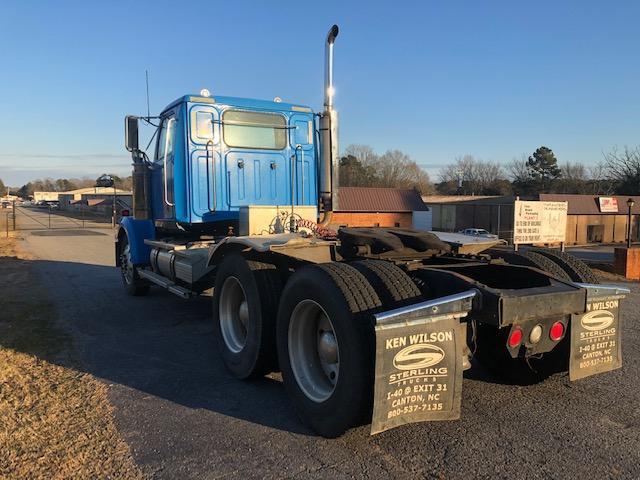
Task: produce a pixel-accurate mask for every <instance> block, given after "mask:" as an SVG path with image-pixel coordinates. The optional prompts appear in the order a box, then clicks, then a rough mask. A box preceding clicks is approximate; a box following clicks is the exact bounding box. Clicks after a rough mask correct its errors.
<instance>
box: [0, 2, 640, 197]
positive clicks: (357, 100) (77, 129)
mask: <svg viewBox="0 0 640 480" xmlns="http://www.w3.org/2000/svg"><path fill="white" fill-rule="evenodd" d="M639 14H640V2H633V1H615V2H605V1H598V2H596V1H559V0H556V1H535V2H520V1H513V0H511V1H486V2H483V1H477V0H476V1H444V0H443V1H439V2H436V1H422V2H418V1H416V2H402V1H395V2H372V1H369V2H346V1H342V2H331V1H325V2H301V1H296V2H289V1H275V0H274V1H270V2H259V1H255V2H252V1H241V0H235V1H233V2H228V1H227V2H219V1H211V0H209V1H202V2H197V1H193V2H190V1H184V2H175V1H174V2H162V1H154V2H143V1H138V2H118V1H110V2H106V1H105V2H101V3H100V4H98V2H86V1H85V2H65V1H57V2H45V1H42V2H37V1H26V0H23V1H9V0H4V1H3V2H2V4H1V6H0V105H2V107H3V110H4V115H1V116H0V178H2V179H3V180H4V181H5V183H7V184H10V185H14V186H19V185H21V184H22V183H24V182H26V181H27V180H30V179H33V178H38V177H43V176H52V177H59V176H65V177H78V176H83V175H90V176H97V175H98V174H99V173H102V172H104V171H109V172H114V173H123V174H124V173H127V172H128V171H129V169H130V168H129V163H130V162H129V157H128V156H127V154H126V152H125V151H124V148H123V146H122V143H123V117H124V115H125V114H128V113H133V114H135V113H144V112H145V111H146V101H145V83H144V72H145V69H149V71H150V82H151V109H152V111H153V112H155V113H157V112H158V111H159V110H160V109H162V108H163V107H164V106H165V105H166V104H168V103H169V102H170V101H171V100H173V99H174V98H176V97H178V96H180V95H183V94H185V93H191V92H198V91H200V89H201V88H204V87H206V88H208V89H209V90H211V91H212V92H213V94H214V95H215V94H221V95H233V96H245V97H255V98H266V99H271V98H273V97H274V96H276V95H277V96H280V97H282V98H283V99H284V100H285V101H292V102H297V103H304V104H308V105H311V106H312V107H314V108H315V109H319V108H320V106H321V104H322V71H323V41H324V36H325V35H326V32H327V30H328V28H329V27H330V26H331V24H332V23H337V24H339V25H340V28H341V32H340V36H339V38H338V41H337V43H336V77H335V81H336V91H337V94H336V106H337V108H338V110H339V112H340V115H341V123H340V128H341V145H342V146H343V147H344V146H346V145H348V144H350V143H363V144H369V145H371V146H373V147H374V148H375V149H376V150H379V151H384V150H386V149H392V148H399V149H401V150H403V151H405V152H407V153H408V154H409V155H411V157H412V158H413V159H414V160H416V161H417V162H418V163H419V164H421V165H424V166H425V167H426V168H427V170H428V171H429V172H430V173H431V174H432V176H433V177H437V171H438V166H440V165H445V164H447V163H449V162H451V161H453V159H454V158H455V157H456V156H460V155H464V154H471V155H474V156H476V157H478V158H482V159H484V160H493V161H498V162H502V163H506V162H508V161H510V160H511V159H512V158H513V157H519V156H520V155H521V154H523V153H527V154H529V153H531V152H533V150H535V149H536V148H537V147H538V146H540V145H546V146H548V147H550V148H552V149H553V150H554V151H555V152H556V155H557V157H558V159H559V160H560V162H565V161H582V162H584V163H586V164H591V163H594V162H596V161H599V160H600V159H601V158H602V151H603V150H608V149H610V148H612V147H613V146H616V145H618V146H624V145H637V144H640V138H639V128H638V127H639V126H640V125H639V123H640V122H639V118H638V114H639V112H640V56H639V55H638V47H640V29H639V28H638V26H637V25H638V22H637V20H638V18H640V16H639Z"/></svg>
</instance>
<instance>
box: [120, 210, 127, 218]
mask: <svg viewBox="0 0 640 480" xmlns="http://www.w3.org/2000/svg"><path fill="white" fill-rule="evenodd" d="M120 215H122V216H123V217H128V216H129V210H122V211H121V212H120Z"/></svg>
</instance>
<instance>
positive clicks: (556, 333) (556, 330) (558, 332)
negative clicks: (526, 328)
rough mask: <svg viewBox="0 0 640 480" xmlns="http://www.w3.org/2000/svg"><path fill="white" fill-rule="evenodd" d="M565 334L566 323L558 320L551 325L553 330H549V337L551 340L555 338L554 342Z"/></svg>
mask: <svg viewBox="0 0 640 480" xmlns="http://www.w3.org/2000/svg"><path fill="white" fill-rule="evenodd" d="M563 335H564V325H563V324H562V322H556V323H554V324H553V325H551V330H549V337H550V338H551V340H553V341H554V342H557V341H558V340H560V339H561V338H562V336H563Z"/></svg>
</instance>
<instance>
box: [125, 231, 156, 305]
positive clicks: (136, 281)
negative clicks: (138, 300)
mask: <svg viewBox="0 0 640 480" xmlns="http://www.w3.org/2000/svg"><path fill="white" fill-rule="evenodd" d="M119 252H120V255H119V261H120V278H122V284H123V285H124V289H125V290H126V291H127V293H128V294H129V295H132V296H134V297H141V296H144V295H146V294H147V293H149V287H150V285H149V282H147V281H146V280H144V279H143V278H140V275H139V274H138V268H137V267H136V266H135V265H133V262H132V261H131V254H130V253H129V238H128V237H127V236H126V235H123V236H122V239H121V240H120V249H119Z"/></svg>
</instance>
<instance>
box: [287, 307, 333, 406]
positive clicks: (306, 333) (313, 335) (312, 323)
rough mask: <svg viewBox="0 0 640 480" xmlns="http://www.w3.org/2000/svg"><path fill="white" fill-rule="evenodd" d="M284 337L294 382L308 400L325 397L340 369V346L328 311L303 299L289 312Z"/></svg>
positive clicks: (328, 394) (319, 400)
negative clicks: (287, 342)
mask: <svg viewBox="0 0 640 480" xmlns="http://www.w3.org/2000/svg"><path fill="white" fill-rule="evenodd" d="M288 340H289V360H290V364H291V369H292V370H293V375H294V377H295V379H296V382H297V383H298V386H299V387H300V389H301V390H302V391H303V392H304V394H305V395H306V396H307V397H308V398H309V399H310V400H312V401H314V402H317V403H320V402H323V401H325V400H326V399H328V398H329V397H330V396H331V394H332V393H333V391H334V390H335V388H336V384H337V382H338V374H339V371H340V349H339V346H338V341H337V338H336V335H335V330H334V328H333V324H332V323H331V319H330V318H329V315H327V312H326V311H325V310H324V309H323V308H322V307H321V306H320V305H318V303H316V302H314V301H313V300H303V301H302V302H300V303H299V304H298V305H296V307H295V308H294V309H293V312H292V313H291V318H290V321H289V335H288Z"/></svg>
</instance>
